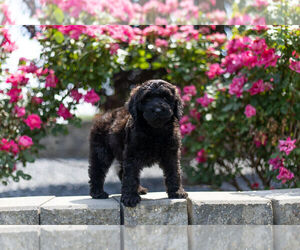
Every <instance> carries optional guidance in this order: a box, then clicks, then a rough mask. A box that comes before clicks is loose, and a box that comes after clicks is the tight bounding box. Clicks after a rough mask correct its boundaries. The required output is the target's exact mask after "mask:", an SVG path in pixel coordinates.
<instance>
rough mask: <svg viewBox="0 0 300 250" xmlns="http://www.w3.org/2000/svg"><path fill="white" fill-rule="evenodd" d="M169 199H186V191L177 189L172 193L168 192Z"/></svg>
mask: <svg viewBox="0 0 300 250" xmlns="http://www.w3.org/2000/svg"><path fill="white" fill-rule="evenodd" d="M168 197H169V199H186V198H187V197H188V193H187V192H185V191H184V190H178V191H177V192H174V193H168Z"/></svg>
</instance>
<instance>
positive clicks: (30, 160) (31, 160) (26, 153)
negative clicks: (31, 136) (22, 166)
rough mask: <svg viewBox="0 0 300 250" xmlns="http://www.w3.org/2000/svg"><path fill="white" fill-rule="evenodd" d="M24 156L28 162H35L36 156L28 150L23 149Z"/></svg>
mask: <svg viewBox="0 0 300 250" xmlns="http://www.w3.org/2000/svg"><path fill="white" fill-rule="evenodd" d="M23 156H24V158H25V160H26V161H27V162H34V157H33V156H32V155H31V154H30V153H29V152H27V151H23Z"/></svg>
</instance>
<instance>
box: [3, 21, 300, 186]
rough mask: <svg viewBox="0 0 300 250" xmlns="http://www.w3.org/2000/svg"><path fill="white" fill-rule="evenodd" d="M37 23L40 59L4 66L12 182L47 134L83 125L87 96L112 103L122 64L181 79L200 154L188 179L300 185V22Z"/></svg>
mask: <svg viewBox="0 0 300 250" xmlns="http://www.w3.org/2000/svg"><path fill="white" fill-rule="evenodd" d="M218 28H219V27H218ZM36 29H37V30H38V33H37V36H36V37H35V38H34V39H37V40H38V41H39V42H40V44H41V45H42V48H43V51H42V54H41V59H40V60H38V61H35V62H30V61H28V60H26V59H21V60H20V66H19V69H18V72H15V73H13V74H12V73H9V72H6V71H4V72H3V76H4V81H6V83H5V88H4V92H3V93H2V97H4V98H1V100H0V107H1V110H3V111H1V113H0V118H1V121H4V122H3V123H2V124H1V131H0V138H1V140H2V141H1V143H0V154H1V161H2V162H1V166H3V167H2V168H1V171H0V172H1V177H0V178H1V179H2V180H3V181H4V182H7V180H8V179H7V178H10V177H12V178H13V179H14V180H16V181H17V180H18V178H19V176H22V177H24V178H29V177H28V176H27V175H25V174H24V173H23V172H22V171H21V170H19V171H16V170H15V164H16V163H17V162H22V163H23V165H26V162H28V161H29V162H30V161H33V160H34V157H35V155H36V154H37V153H38V149H39V148H41V145H40V144H39V141H40V139H41V138H42V137H44V136H46V135H47V134H49V133H53V134H57V133H59V132H62V133H65V132H66V126H65V125H66V124H67V123H73V124H79V123H80V120H79V119H78V118H77V117H76V116H75V115H74V111H75V110H76V106H77V104H78V103H81V102H83V101H85V102H90V103H93V104H97V105H101V104H103V103H105V101H106V97H107V96H109V95H110V94H111V93H112V92H113V90H114V82H113V79H114V76H115V75H116V74H117V73H119V72H122V71H133V72H135V71H137V70H150V69H151V70H157V69H163V70H164V71H162V73H161V78H163V79H165V80H168V81H170V82H172V83H176V84H177V85H178V87H180V88H181V92H182V98H183V100H184V102H185V116H184V117H183V119H182V120H181V121H180V122H181V131H182V134H183V136H184V138H183V145H184V148H183V155H184V157H185V159H188V160H191V159H194V161H193V164H185V167H184V170H185V172H186V174H187V176H188V177H189V180H191V181H192V182H194V183H207V184H212V185H213V186H214V187H216V188H218V187H220V185H221V184H222V182H223V181H228V182H230V183H231V184H233V185H234V186H235V187H236V188H237V189H240V188H241V187H240V186H239V185H238V182H237V178H238V177H241V178H243V180H244V181H245V182H246V183H247V184H248V186H249V187H250V188H254V189H257V188H271V187H273V186H275V184H274V183H275V181H277V182H280V183H281V184H282V187H286V186H289V187H296V186H299V176H300V173H299V165H298V162H299V155H300V151H299V148H296V147H297V145H298V143H299V120H300V117H299V114H300V112H299V111H300V106H299V103H300V102H299V97H300V96H299V93H300V91H299V88H300V86H299V82H300V81H299V47H300V46H299V29H297V28H293V27H285V26H276V27H271V26H270V27H267V26H257V27H247V26H241V27H239V29H237V28H234V27H225V30H226V32H227V36H226V35H225V34H224V33H219V32H217V31H216V27H215V26H200V27H194V26H177V25H171V26H156V25H151V26H140V27H133V26H126V25H124V26H118V25H108V26H57V25H56V26H40V27H36ZM231 32H233V36H232V37H230V33H231ZM228 37H229V39H228ZM2 49H3V46H2ZM4 57H5V56H4ZM3 60H4V59H3ZM163 72H165V73H163ZM100 107H101V106H100ZM58 118H59V119H58ZM295 140H296V141H295ZM278 143H279V144H280V147H278ZM280 150H281V151H280ZM245 168H248V169H250V170H251V171H252V173H256V174H257V175H258V176H259V178H260V182H259V183H255V182H254V181H252V180H251V179H249V178H248V177H249V176H248V175H245V172H244V171H245Z"/></svg>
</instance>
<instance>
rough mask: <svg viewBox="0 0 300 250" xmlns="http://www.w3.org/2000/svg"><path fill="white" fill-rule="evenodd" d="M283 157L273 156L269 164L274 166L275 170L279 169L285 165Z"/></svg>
mask: <svg viewBox="0 0 300 250" xmlns="http://www.w3.org/2000/svg"><path fill="white" fill-rule="evenodd" d="M283 161H284V160H283V159H282V158H279V156H277V157H276V158H271V159H270V160H269V164H270V165H272V166H273V170H275V169H279V168H280V167H284V165H283Z"/></svg>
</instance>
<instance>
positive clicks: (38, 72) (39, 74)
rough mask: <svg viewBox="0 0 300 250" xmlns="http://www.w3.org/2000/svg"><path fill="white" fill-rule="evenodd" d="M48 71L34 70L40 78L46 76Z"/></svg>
mask: <svg viewBox="0 0 300 250" xmlns="http://www.w3.org/2000/svg"><path fill="white" fill-rule="evenodd" d="M48 71H49V70H48V69H47V68H46V69H43V68H39V69H37V70H36V72H35V73H36V75H37V76H42V75H47V74H48Z"/></svg>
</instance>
